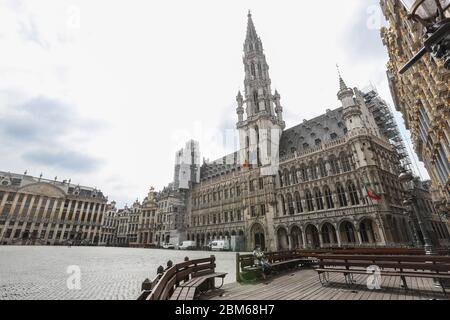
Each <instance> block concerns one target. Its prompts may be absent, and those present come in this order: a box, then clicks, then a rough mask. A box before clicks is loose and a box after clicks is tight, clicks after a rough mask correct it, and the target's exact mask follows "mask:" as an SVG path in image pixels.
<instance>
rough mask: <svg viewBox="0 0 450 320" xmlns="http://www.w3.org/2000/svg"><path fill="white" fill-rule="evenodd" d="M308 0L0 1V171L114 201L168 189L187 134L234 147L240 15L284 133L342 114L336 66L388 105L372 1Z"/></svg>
mask: <svg viewBox="0 0 450 320" xmlns="http://www.w3.org/2000/svg"><path fill="white" fill-rule="evenodd" d="M310 3H314V5H312V4H307V2H306V1H298V0H292V1H287V0H285V1H278V2H274V1H262V0H253V1H251V0H248V1H246V0H244V1H242V0H241V1H211V0H189V1H186V0H169V1H148V0H132V1H130V0H128V1H125V0H118V1H107V0H95V1H92V0H85V1H83V0H70V1H66V0H39V1H31V0H29V1H25V0H23V1H21V0H0V52H1V59H0V146H1V149H0V171H11V172H17V173H22V172H24V171H25V170H28V173H29V174H32V175H35V176H38V175H39V174H40V173H41V172H42V173H43V174H44V177H46V178H49V179H53V178H54V177H55V176H57V177H58V179H59V180H63V179H69V178H70V179H71V180H72V182H73V183H80V184H82V185H87V186H92V187H98V188H100V189H101V190H102V191H103V192H104V193H105V194H107V195H108V196H109V199H110V200H113V199H114V200H116V201H117V202H118V203H119V205H124V204H125V203H128V204H130V203H132V202H133V201H134V200H135V199H136V198H139V199H140V200H142V199H143V198H144V197H145V195H146V193H147V191H148V189H149V187H150V186H154V187H156V188H157V189H160V188H162V187H163V186H164V185H166V184H167V183H169V182H171V180H172V178H173V163H174V157H175V155H174V153H175V151H176V150H178V149H180V148H181V147H183V146H184V142H185V141H186V140H187V139H188V138H195V139H197V140H198V141H199V142H200V148H201V153H202V157H205V158H209V159H211V160H213V159H216V158H219V157H221V156H222V155H224V153H225V152H228V151H233V150H230V148H229V147H228V148H227V150H224V148H223V147H222V145H223V143H222V140H223V139H222V138H221V137H223V134H224V132H225V131H226V130H234V127H235V122H236V114H235V109H236V102H235V101H236V100H235V97H236V94H237V92H238V90H239V89H240V90H242V89H243V78H244V68H243V64H242V54H243V53H242V51H243V42H244V39H245V33H246V24H247V11H248V9H251V10H252V14H253V20H254V22H255V25H256V29H257V32H258V34H259V36H260V37H261V39H262V41H263V45H264V49H265V53H266V57H267V60H268V63H269V66H270V76H271V79H272V83H273V89H275V88H276V89H277V90H278V91H279V93H280V94H281V102H282V105H283V107H284V110H285V113H284V114H285V118H286V122H287V125H288V127H291V126H294V125H296V124H298V123H299V122H301V121H302V120H303V119H309V118H311V117H314V116H317V115H320V114H322V113H323V112H325V110H326V109H333V108H337V107H339V102H338V100H337V97H336V93H337V91H338V79H337V71H336V67H335V65H336V63H338V64H339V65H340V68H341V71H342V74H343V77H344V79H345V81H346V82H347V84H348V85H350V86H358V87H361V88H363V87H365V86H367V85H368V84H369V83H373V84H374V85H375V86H376V87H377V89H378V91H379V92H380V94H381V95H382V96H383V97H384V98H385V99H386V100H387V101H389V102H392V99H391V97H390V93H389V88H388V85H387V81H386V76H385V64H386V61H387V55H386V50H385V48H384V47H383V45H382V42H381V39H380V36H379V28H380V27H381V25H382V24H383V23H384V18H383V16H382V14H381V11H380V9H379V6H378V0H364V1H361V0H340V1H335V0H325V1H321V3H322V4H318V1H311V2H310ZM396 117H397V119H401V116H399V115H397V116H396ZM400 121H401V120H400ZM401 122H402V121H401ZM402 128H403V124H402ZM402 131H403V132H404V129H402ZM404 133H405V132H404ZM406 136H407V137H408V138H409V134H408V133H406ZM231 149H233V148H232V147H231ZM419 166H420V169H419V171H420V172H421V174H422V176H423V177H424V178H426V177H427V175H426V172H425V170H424V169H423V166H422V165H421V164H419Z"/></svg>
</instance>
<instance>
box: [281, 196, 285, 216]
mask: <svg viewBox="0 0 450 320" xmlns="http://www.w3.org/2000/svg"><path fill="white" fill-rule="evenodd" d="M280 200H281V203H280V204H281V213H282V214H283V216H285V215H286V203H285V201H284V197H283V195H282V194H280Z"/></svg>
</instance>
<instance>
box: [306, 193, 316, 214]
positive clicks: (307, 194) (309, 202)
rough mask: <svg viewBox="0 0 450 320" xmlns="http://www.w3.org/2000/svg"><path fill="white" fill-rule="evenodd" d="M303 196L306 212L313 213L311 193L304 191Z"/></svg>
mask: <svg viewBox="0 0 450 320" xmlns="http://www.w3.org/2000/svg"><path fill="white" fill-rule="evenodd" d="M305 195H306V206H307V208H308V211H314V203H313V198H312V195H311V191H309V190H306V191H305Z"/></svg>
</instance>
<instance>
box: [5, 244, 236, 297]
mask: <svg viewBox="0 0 450 320" xmlns="http://www.w3.org/2000/svg"><path fill="white" fill-rule="evenodd" d="M213 254H214V255H215V256H216V259H217V262H216V263H217V269H216V270H217V271H219V272H228V276H227V277H226V279H225V283H232V282H234V281H235V279H236V276H235V254H234V253H232V252H215V253H213ZM210 255H211V252H199V251H195V252H194V251H175V250H155V249H132V248H102V247H71V248H68V247H38V246H24V247H20V246H0V300H16V299H48V300H53V299H56V300H59V299H64V300H76V299H88V300H94V299H95V300H97V299H100V300H104V299H107V300H128V299H130V300H133V299H136V297H137V296H138V295H139V293H140V288H141V283H142V281H143V280H144V279H145V278H150V279H152V278H153V277H154V276H155V275H156V269H157V267H158V266H160V265H163V266H166V263H167V260H172V261H173V262H174V263H177V262H181V261H183V259H184V257H185V256H188V257H189V258H190V259H198V258H205V257H209V256H210ZM69 266H78V267H79V268H80V271H81V280H80V284H81V286H80V289H79V290H76V289H72V290H69V289H68V286H67V281H68V279H69V278H70V277H71V275H73V273H72V272H69V273H68V269H67V268H68V267H69ZM69 271H70V270H69ZM69 282H70V281H69ZM70 283H72V282H70Z"/></svg>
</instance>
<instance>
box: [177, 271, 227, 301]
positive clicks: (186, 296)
mask: <svg viewBox="0 0 450 320" xmlns="http://www.w3.org/2000/svg"><path fill="white" fill-rule="evenodd" d="M226 275H227V274H226V273H223V272H214V273H211V274H205V275H203V276H200V277H196V278H193V279H191V280H189V281H187V282H185V283H183V284H182V285H180V286H179V287H178V288H177V289H175V291H174V293H173V294H172V297H171V298H170V300H194V298H195V297H196V295H197V293H200V294H202V293H206V292H207V291H209V290H211V289H220V288H221V287H222V286H223V281H224V279H225V276H226ZM216 278H220V279H222V284H221V285H220V286H219V287H216V286H215V284H214V280H215V279H216ZM205 284H207V286H206V290H205V289H202V287H203V288H204V285H205Z"/></svg>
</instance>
